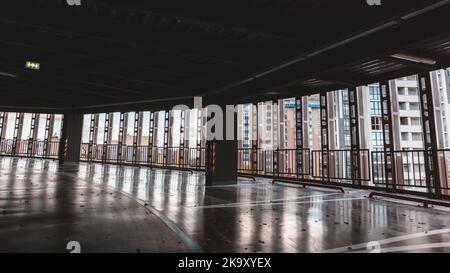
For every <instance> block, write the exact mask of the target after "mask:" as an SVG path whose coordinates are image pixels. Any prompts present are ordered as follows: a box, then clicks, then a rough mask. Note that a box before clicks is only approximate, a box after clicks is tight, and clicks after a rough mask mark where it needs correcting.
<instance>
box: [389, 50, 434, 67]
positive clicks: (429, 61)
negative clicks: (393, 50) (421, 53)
mask: <svg viewBox="0 0 450 273" xmlns="http://www.w3.org/2000/svg"><path fill="white" fill-rule="evenodd" d="M391 57H392V58H396V59H400V60H404V61H410V62H415V63H421V64H428V65H435V64H436V61H435V60H432V59H428V58H423V57H418V56H412V55H408V54H403V53H397V54H393V55H391Z"/></svg>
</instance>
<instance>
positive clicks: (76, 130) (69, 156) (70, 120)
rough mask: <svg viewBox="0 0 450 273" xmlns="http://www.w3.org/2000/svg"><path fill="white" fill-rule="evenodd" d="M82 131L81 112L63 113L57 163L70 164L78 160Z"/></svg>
mask: <svg viewBox="0 0 450 273" xmlns="http://www.w3.org/2000/svg"><path fill="white" fill-rule="evenodd" d="M82 131H83V115H82V114H65V115H64V123H63V129H62V135H61V142H60V147H59V164H60V165H63V164H64V165H71V164H76V163H78V162H80V145H81V135H82Z"/></svg>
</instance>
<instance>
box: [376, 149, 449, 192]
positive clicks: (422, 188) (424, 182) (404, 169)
mask: <svg viewBox="0 0 450 273" xmlns="http://www.w3.org/2000/svg"><path fill="white" fill-rule="evenodd" d="M386 153H387V152H385V151H373V152H372V155H371V157H372V176H373V179H372V183H373V184H375V185H379V186H382V187H388V186H390V189H391V190H392V191H407V192H411V193H414V192H421V193H433V192H436V191H440V192H438V193H439V194H442V195H447V196H450V188H449V178H450V149H440V150H437V151H436V150H435V151H432V153H436V154H437V160H438V166H437V170H436V171H437V172H438V174H439V177H440V181H439V185H438V186H439V189H437V187H436V185H433V184H432V183H430V181H429V178H428V177H427V174H426V169H425V168H426V165H425V156H426V154H427V151H425V150H423V149H421V150H402V151H392V152H390V153H391V157H390V158H392V161H393V162H387V163H386V162H385V155H386ZM386 164H388V165H393V167H394V170H395V172H394V177H393V178H392V179H390V180H391V181H393V182H391V185H388V183H387V181H389V180H388V179H389V178H386Z"/></svg>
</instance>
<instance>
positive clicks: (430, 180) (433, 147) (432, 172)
mask: <svg viewBox="0 0 450 273" xmlns="http://www.w3.org/2000/svg"><path fill="white" fill-rule="evenodd" d="M419 96H420V104H421V107H420V109H421V114H422V131H423V142H424V148H425V152H424V163H425V175H426V182H427V188H428V192H429V194H430V195H434V196H435V197H440V196H441V194H442V193H441V184H440V183H441V181H440V178H439V165H438V164H439V163H438V155H437V147H438V146H437V145H438V139H437V135H436V124H435V114H434V101H433V94H432V90H431V79H430V73H429V72H424V73H421V74H419ZM433 189H434V190H433Z"/></svg>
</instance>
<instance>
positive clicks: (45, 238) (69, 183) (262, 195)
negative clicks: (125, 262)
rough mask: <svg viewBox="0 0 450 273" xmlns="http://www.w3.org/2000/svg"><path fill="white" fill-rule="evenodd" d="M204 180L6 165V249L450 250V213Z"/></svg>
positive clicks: (123, 170) (2, 244) (108, 168)
mask: <svg viewBox="0 0 450 273" xmlns="http://www.w3.org/2000/svg"><path fill="white" fill-rule="evenodd" d="M366 196H367V192H365V191H361V190H354V189H353V190H351V189H349V190H348V192H347V193H346V194H342V193H338V192H336V191H332V190H331V191H327V190H321V189H310V188H307V189H304V188H300V187H293V186H287V185H272V184H271V183H270V181H268V180H264V179H261V180H258V181H257V183H252V182H251V181H247V180H239V181H238V184H237V185H232V186H213V187H205V186H204V177H203V175H202V174H201V173H195V174H190V173H189V172H178V171H168V170H156V169H155V170H152V169H149V168H138V167H119V166H113V165H101V164H87V163H81V164H80V165H78V166H72V167H66V168H64V169H59V168H58V165H57V162H56V161H46V160H39V159H17V158H6V157H5V158H0V252H69V250H66V245H67V243H68V242H69V241H76V242H78V243H79V244H80V246H81V252H368V251H377V250H379V251H381V252H450V211H449V210H446V209H442V208H422V207H418V206H416V205H414V204H403V203H398V202H391V201H385V200H372V199H368V198H366Z"/></svg>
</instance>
